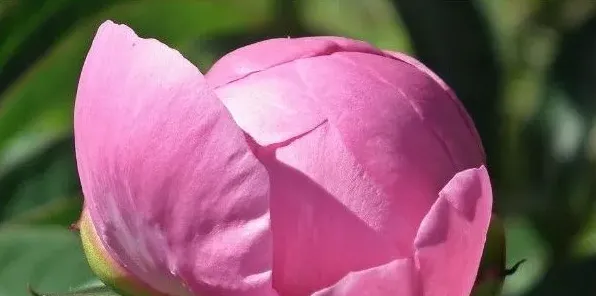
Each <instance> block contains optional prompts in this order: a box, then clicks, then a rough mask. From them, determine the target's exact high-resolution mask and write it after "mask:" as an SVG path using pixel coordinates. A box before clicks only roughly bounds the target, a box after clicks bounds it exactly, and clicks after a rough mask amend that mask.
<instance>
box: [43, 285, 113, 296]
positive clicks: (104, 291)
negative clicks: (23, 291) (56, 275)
mask: <svg viewBox="0 0 596 296" xmlns="http://www.w3.org/2000/svg"><path fill="white" fill-rule="evenodd" d="M32 294H33V295H34V296H119V294H117V293H116V292H114V291H112V290H111V289H110V288H108V287H106V286H100V287H91V288H84V289H77V290H75V291H72V292H68V293H49V294H48V293H38V292H34V291H32Z"/></svg>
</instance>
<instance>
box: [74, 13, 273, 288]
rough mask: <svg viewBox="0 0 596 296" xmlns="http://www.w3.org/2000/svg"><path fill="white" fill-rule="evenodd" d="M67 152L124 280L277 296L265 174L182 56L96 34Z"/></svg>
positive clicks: (113, 34)
mask: <svg viewBox="0 0 596 296" xmlns="http://www.w3.org/2000/svg"><path fill="white" fill-rule="evenodd" d="M75 143H76V154H77V162H78V166H79V174H80V178H81V183H82V186H83V192H84V195H85V207H86V209H87V210H89V212H90V215H91V219H92V222H93V224H94V226H95V228H96V230H97V233H98V235H99V237H100V239H101V241H102V243H103V244H104V247H105V248H106V249H107V250H108V252H109V253H110V254H111V255H112V256H113V257H114V259H115V260H116V261H117V262H119V263H120V264H121V265H122V267H123V268H125V269H127V270H128V271H129V272H131V273H133V274H134V275H135V276H137V277H138V278H139V279H140V280H141V281H143V282H145V283H147V284H149V285H150V286H152V287H153V288H154V289H156V290H159V291H161V292H164V293H167V294H171V295H197V294H198V295H205V294H208V295H258V296H263V295H275V292H273V290H272V288H271V283H270V276H271V275H270V269H271V264H272V263H271V259H272V258H271V257H272V255H271V237H270V235H271V234H270V230H269V213H268V209H269V199H268V194H269V185H268V184H269V182H268V176H267V172H266V170H265V169H264V167H263V166H262V165H261V164H260V163H259V162H258V161H257V160H256V158H255V157H254V155H253V154H252V153H251V151H250V149H249V147H248V145H247V143H246V141H245V137H244V135H243V133H242V132H241V130H240V129H239V128H238V127H237V126H236V124H235V123H234V121H233V120H232V118H231V116H230V114H229V113H228V111H227V110H226V109H225V107H224V106H223V104H222V103H221V102H220V101H219V99H218V98H217V97H216V96H215V94H214V93H213V92H212V91H211V90H210V88H209V87H207V85H206V82H205V79H204V78H203V76H202V74H201V73H200V72H199V71H198V70H197V69H196V67H195V66H193V65H192V64H191V63H190V62H188V61H187V60H185V59H184V57H182V56H181V55H180V54H179V53H178V52H176V51H175V50H172V49H170V48H168V47H167V46H165V45H163V44H161V43H159V42H158V41H156V40H152V39H149V40H146V39H141V38H138V37H137V36H136V35H135V33H134V32H133V31H132V30H131V29H129V28H128V27H126V26H123V25H115V24H113V23H112V22H106V23H104V24H103V25H102V26H101V27H100V29H99V31H98V33H97V36H96V37H95V40H94V41H93V45H92V46H91V50H90V52H89V54H88V56H87V59H86V61H85V65H84V67H83V72H82V74H81V79H80V82H79V88H78V92H77V101H76V107H75Z"/></svg>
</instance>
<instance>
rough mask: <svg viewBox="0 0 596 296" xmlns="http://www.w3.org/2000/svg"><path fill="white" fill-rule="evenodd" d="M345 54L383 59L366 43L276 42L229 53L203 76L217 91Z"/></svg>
mask: <svg viewBox="0 0 596 296" xmlns="http://www.w3.org/2000/svg"><path fill="white" fill-rule="evenodd" d="M346 51H349V52H366V53H371V54H380V55H383V52H381V51H380V50H378V49H376V48H374V47H372V46H370V45H368V44H367V43H364V42H361V41H355V40H351V39H347V38H342V37H326V36H320V37H307V38H294V39H291V38H277V39H269V40H265V41H261V42H257V43H254V44H251V45H248V46H245V47H241V48H239V49H236V50H234V51H232V52H230V53H229V54H227V55H225V56H224V57H222V58H221V59H219V60H218V61H217V62H216V63H215V64H214V65H213V67H212V68H211V69H210V70H209V72H208V73H207V74H206V76H207V80H209V83H210V84H211V85H212V86H214V87H220V86H222V85H225V84H227V83H230V82H232V81H236V80H239V79H241V78H244V77H246V76H248V75H251V74H253V73H257V72H261V71H265V70H268V69H270V68H273V67H275V66H279V65H282V64H285V63H289V62H292V61H294V60H298V59H304V58H310V57H316V56H322V55H331V54H334V53H337V52H346Z"/></svg>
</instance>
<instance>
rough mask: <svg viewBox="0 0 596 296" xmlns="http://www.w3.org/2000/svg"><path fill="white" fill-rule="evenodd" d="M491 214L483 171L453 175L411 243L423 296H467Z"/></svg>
mask: <svg viewBox="0 0 596 296" xmlns="http://www.w3.org/2000/svg"><path fill="white" fill-rule="evenodd" d="M491 209H492V191H491V185H490V178H489V176H488V172H487V171H486V168H485V167H484V166H481V167H479V168H475V169H468V170H465V171H462V172H460V173H458V174H457V175H455V176H454V177H453V179H451V181H449V183H448V184H447V185H445V187H444V188H443V190H441V192H440V193H439V198H438V199H437V201H436V202H435V204H434V205H433V206H432V208H431V210H430V212H429V213H428V214H427V215H426V217H425V218H424V220H423V221H422V224H421V225H420V229H419V231H418V235H417V236H416V240H415V242H414V245H415V248H416V253H415V258H416V262H417V266H418V269H419V273H420V275H421V277H422V282H423V286H424V296H466V295H470V292H471V290H472V287H473V285H474V281H475V279H476V274H477V272H478V266H479V264H480V259H481V257H482V251H483V248H484V243H485V241H486V234H487V231H488V225H489V223H490V217H491Z"/></svg>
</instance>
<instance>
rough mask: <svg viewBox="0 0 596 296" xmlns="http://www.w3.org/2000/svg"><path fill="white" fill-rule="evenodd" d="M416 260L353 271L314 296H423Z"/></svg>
mask: <svg viewBox="0 0 596 296" xmlns="http://www.w3.org/2000/svg"><path fill="white" fill-rule="evenodd" d="M421 293H422V288H421V285H420V278H419V275H418V271H417V270H416V266H415V263H414V260H412V259H400V260H395V261H392V262H390V263H387V264H385V265H382V266H378V267H375V268H371V269H367V270H363V271H358V272H353V273H350V274H348V275H347V276H346V277H344V278H343V279H341V281H339V282H338V283H337V284H335V285H333V286H332V287H329V288H326V289H324V290H321V291H319V292H316V293H314V294H313V296H385V295H386V296H390V295H396V296H397V295H399V296H422V294H421Z"/></svg>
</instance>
